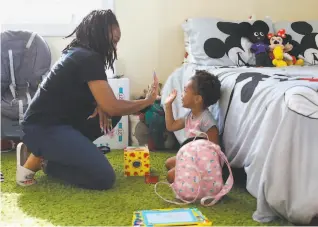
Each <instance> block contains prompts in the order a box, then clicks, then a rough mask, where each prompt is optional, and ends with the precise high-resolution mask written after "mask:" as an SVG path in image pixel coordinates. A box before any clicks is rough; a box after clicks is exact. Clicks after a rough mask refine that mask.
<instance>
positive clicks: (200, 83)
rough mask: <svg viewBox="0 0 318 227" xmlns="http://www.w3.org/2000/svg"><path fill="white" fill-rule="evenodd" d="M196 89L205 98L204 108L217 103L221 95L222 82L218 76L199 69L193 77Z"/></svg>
mask: <svg viewBox="0 0 318 227" xmlns="http://www.w3.org/2000/svg"><path fill="white" fill-rule="evenodd" d="M191 79H192V81H193V84H194V88H193V89H194V90H195V92H196V93H197V94H198V95H201V97H202V99H203V105H204V108H207V107H209V106H211V105H213V104H215V103H216V102H217V101H218V100H219V99H220V96H221V82H220V81H219V79H218V77H217V76H214V75H212V74H211V73H209V72H207V71H205V70H197V71H196V73H195V75H194V76H193V77H192V78H191Z"/></svg>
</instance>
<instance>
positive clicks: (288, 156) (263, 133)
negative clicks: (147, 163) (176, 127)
mask: <svg viewBox="0 0 318 227" xmlns="http://www.w3.org/2000/svg"><path fill="white" fill-rule="evenodd" d="M198 69H204V70H207V71H209V72H211V73H213V74H214V75H216V76H218V77H219V79H220V80H221V83H222V88H221V89H222V94H221V99H220V101H219V102H218V103H217V104H216V105H214V106H212V107H211V108H210V111H211V112H212V113H213V115H214V116H215V118H216V120H217V122H218V127H219V130H220V133H221V134H222V136H223V146H224V152H225V154H226V156H227V157H228V159H229V161H230V164H231V166H232V167H238V168H244V169H245V171H246V174H247V185H246V188H247V190H248V191H249V192H250V193H251V195H253V196H254V197H256V198H257V209H256V211H255V213H254V214H253V218H254V220H256V221H260V222H267V221H270V220H272V219H274V218H275V217H277V216H282V217H284V218H286V219H287V220H289V221H290V222H294V223H303V224H306V223H309V222H310V220H311V219H312V218H313V217H314V216H315V215H317V214H318V178H317V174H318V81H317V78H318V65H316V66H304V67H298V66H291V67H286V68H254V67H245V66H244V67H235V66H231V67H215V66H198V65H197V64H192V63H185V64H183V65H182V66H181V67H180V68H178V69H177V70H176V71H175V72H173V73H172V75H170V77H169V78H168V80H167V81H166V83H165V86H164V88H163V92H162V93H163V95H162V100H165V98H166V97H167V96H168V95H169V94H170V92H171V91H172V90H173V89H177V90H178V94H179V95H178V97H177V98H176V100H175V102H174V103H173V113H174V117H175V118H178V117H182V116H184V115H185V113H186V112H187V111H188V110H186V109H184V108H182V103H181V93H182V91H183V86H184V85H185V83H186V82H187V81H188V79H189V78H190V77H192V76H193V75H194V73H195V70H198ZM313 78H316V80H315V79H313ZM175 135H176V137H177V139H178V140H179V142H180V143H181V142H183V141H184V140H185V136H184V132H183V130H181V131H178V132H176V133H175Z"/></svg>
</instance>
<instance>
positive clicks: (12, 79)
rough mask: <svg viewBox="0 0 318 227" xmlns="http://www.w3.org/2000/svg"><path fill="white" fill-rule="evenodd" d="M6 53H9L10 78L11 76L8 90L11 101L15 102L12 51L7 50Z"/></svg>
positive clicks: (15, 85)
mask: <svg viewBox="0 0 318 227" xmlns="http://www.w3.org/2000/svg"><path fill="white" fill-rule="evenodd" d="M8 53H9V64H10V76H11V84H10V85H9V88H10V91H11V94H12V97H13V100H15V99H16V97H17V91H16V87H17V84H16V83H15V76H14V67H13V54H12V50H11V49H10V50H8ZM13 100H12V101H13Z"/></svg>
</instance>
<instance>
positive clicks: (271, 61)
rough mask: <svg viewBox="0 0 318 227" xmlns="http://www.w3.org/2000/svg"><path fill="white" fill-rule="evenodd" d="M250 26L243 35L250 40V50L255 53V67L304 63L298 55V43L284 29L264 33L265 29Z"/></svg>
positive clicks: (299, 51) (301, 64)
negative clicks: (274, 32) (275, 32)
mask: <svg viewBox="0 0 318 227" xmlns="http://www.w3.org/2000/svg"><path fill="white" fill-rule="evenodd" d="M250 27H251V28H249V29H247V32H246V34H245V36H246V37H247V38H248V39H249V41H250V42H252V46H251V52H252V53H254V54H255V58H256V66H257V67H273V66H274V67H285V66H290V65H300V66H303V65H304V60H303V59H302V58H301V55H300V53H301V50H300V45H299V44H298V43H297V42H295V41H293V39H292V37H291V36H290V35H289V34H286V31H285V29H281V30H279V31H278V32H277V34H273V33H268V34H264V31H265V30H266V29H260V31H258V30H257V31H256V30H255V28H252V26H250ZM258 27H260V26H258ZM258 27H257V26H256V28H258Z"/></svg>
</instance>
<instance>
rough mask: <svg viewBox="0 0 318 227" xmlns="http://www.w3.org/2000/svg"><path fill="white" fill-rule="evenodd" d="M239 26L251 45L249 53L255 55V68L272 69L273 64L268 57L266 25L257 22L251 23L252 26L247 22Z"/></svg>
mask: <svg viewBox="0 0 318 227" xmlns="http://www.w3.org/2000/svg"><path fill="white" fill-rule="evenodd" d="M241 26H242V28H243V32H244V36H245V37H247V38H248V39H249V40H250V41H251V42H252V43H253V45H252V46H251V51H252V52H253V53H254V54H255V58H256V66H257V67H272V66H273V64H272V62H271V59H270V58H269V55H268V52H269V44H268V40H267V34H268V32H269V27H268V25H267V24H266V23H265V22H264V21H261V20H257V21H255V22H254V23H253V25H252V24H250V23H248V22H243V23H241Z"/></svg>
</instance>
